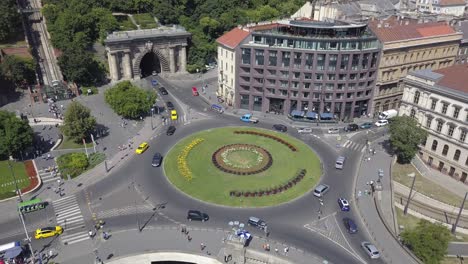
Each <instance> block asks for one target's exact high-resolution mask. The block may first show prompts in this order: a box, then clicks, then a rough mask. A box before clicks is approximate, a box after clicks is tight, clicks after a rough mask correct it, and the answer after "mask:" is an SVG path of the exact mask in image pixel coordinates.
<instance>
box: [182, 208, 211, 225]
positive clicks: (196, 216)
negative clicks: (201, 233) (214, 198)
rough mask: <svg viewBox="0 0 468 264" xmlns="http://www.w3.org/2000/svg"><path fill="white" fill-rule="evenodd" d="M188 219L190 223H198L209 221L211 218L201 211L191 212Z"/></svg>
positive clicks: (188, 213)
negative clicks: (195, 221)
mask: <svg viewBox="0 0 468 264" xmlns="http://www.w3.org/2000/svg"><path fill="white" fill-rule="evenodd" d="M187 219H188V220H189V221H192V220H197V221H202V222H205V221H208V219H209V217H208V215H207V214H205V213H202V212H200V211H197V210H189V211H188V212H187Z"/></svg>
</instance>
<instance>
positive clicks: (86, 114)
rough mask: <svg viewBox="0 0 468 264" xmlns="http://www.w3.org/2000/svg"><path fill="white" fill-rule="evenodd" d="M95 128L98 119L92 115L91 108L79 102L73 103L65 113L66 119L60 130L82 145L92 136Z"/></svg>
mask: <svg viewBox="0 0 468 264" xmlns="http://www.w3.org/2000/svg"><path fill="white" fill-rule="evenodd" d="M95 126H96V119H95V118H94V117H93V116H92V115H91V111H90V110H89V108H87V107H86V106H83V105H82V104H80V103H78V102H72V103H71V104H70V105H69V106H68V108H67V111H65V119H64V122H63V126H61V127H60V129H61V131H62V133H63V134H64V135H65V136H67V137H68V138H70V139H71V140H73V141H75V142H76V143H80V142H82V140H83V138H88V137H89V136H90V133H91V132H92V131H93V130H94V128H95Z"/></svg>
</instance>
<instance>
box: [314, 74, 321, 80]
mask: <svg viewBox="0 0 468 264" xmlns="http://www.w3.org/2000/svg"><path fill="white" fill-rule="evenodd" d="M315 80H323V74H321V73H317V74H315Z"/></svg>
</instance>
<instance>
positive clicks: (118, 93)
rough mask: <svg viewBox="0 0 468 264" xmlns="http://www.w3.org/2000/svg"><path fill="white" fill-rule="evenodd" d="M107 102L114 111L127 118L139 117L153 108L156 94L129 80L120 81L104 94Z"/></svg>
mask: <svg viewBox="0 0 468 264" xmlns="http://www.w3.org/2000/svg"><path fill="white" fill-rule="evenodd" d="M104 97H105V100H106V103H108V104H109V105H110V106H111V107H112V109H114V111H115V112H116V113H117V114H118V115H120V116H123V117H125V118H132V119H135V118H139V117H140V116H144V115H145V114H146V113H148V111H149V110H150V109H151V107H152V105H153V103H154V102H155V100H156V94H155V93H154V92H151V91H146V90H143V89H141V88H139V87H137V86H135V85H133V84H132V83H131V82H129V81H124V82H121V83H118V84H117V85H115V86H114V87H112V88H110V89H108V90H107V91H106V92H105V94H104Z"/></svg>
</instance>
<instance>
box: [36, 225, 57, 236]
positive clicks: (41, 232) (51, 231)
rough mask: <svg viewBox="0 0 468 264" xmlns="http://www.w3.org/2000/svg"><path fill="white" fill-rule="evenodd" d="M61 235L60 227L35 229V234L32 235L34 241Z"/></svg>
mask: <svg viewBox="0 0 468 264" xmlns="http://www.w3.org/2000/svg"><path fill="white" fill-rule="evenodd" d="M62 233H63V228H62V227H61V226H53V227H44V228H39V229H36V233H34V238H35V239H41V238H47V237H53V236H58V235H60V234H62Z"/></svg>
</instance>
